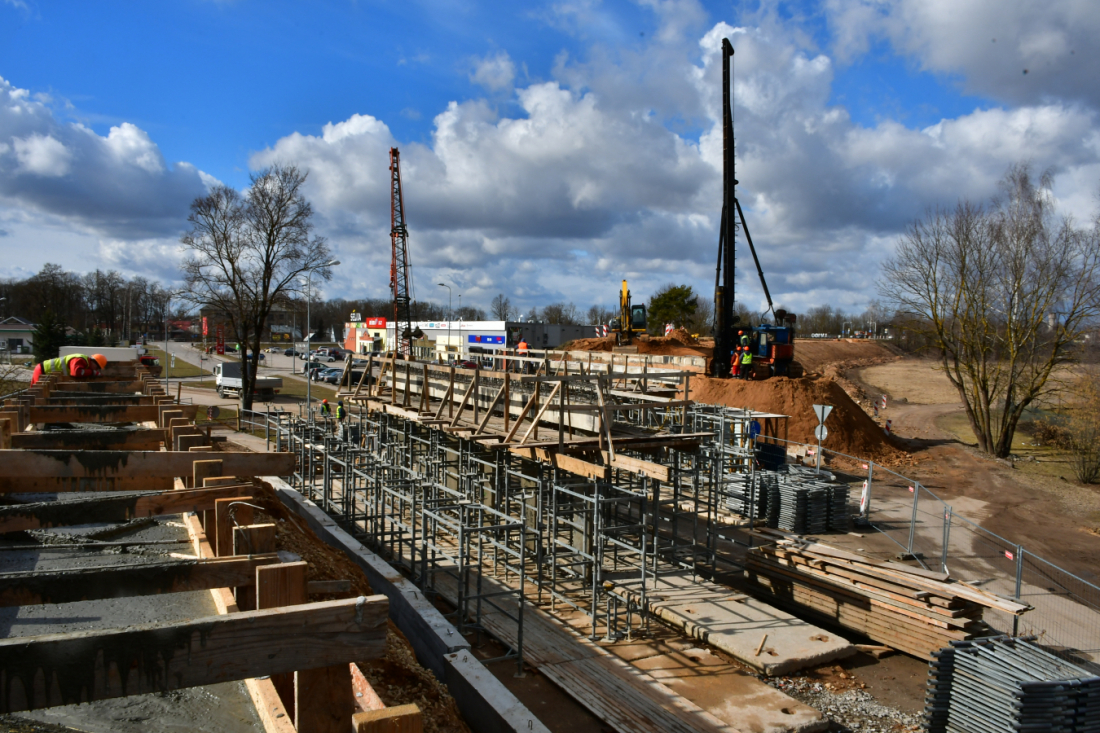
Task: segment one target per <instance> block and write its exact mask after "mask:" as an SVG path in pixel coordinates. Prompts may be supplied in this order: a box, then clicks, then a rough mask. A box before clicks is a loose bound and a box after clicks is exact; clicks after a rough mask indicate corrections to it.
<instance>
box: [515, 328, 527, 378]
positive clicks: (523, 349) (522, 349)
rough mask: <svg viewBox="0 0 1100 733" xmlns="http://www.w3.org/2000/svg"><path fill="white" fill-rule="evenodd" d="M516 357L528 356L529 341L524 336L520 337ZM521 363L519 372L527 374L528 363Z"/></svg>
mask: <svg viewBox="0 0 1100 733" xmlns="http://www.w3.org/2000/svg"><path fill="white" fill-rule="evenodd" d="M516 356H527V339H525V338H523V337H522V336H520V337H519V343H518V344H517V345H516ZM518 363H519V370H520V371H522V372H524V373H526V372H527V362H525V361H521V362H518Z"/></svg>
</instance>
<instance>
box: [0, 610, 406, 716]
mask: <svg viewBox="0 0 1100 733" xmlns="http://www.w3.org/2000/svg"><path fill="white" fill-rule="evenodd" d="M388 612H389V602H388V601H387V599H386V597H385V596H370V597H366V598H364V597H359V598H349V599H346V600H338V601H321V602H319V603H307V604H303V605H299V606H292V607H289V608H275V609H270V610H263V611H244V612H241V613H231V614H227V615H224V616H213V617H208V618H200V619H194V620H190V621H184V622H174V623H157V624H147V625H142V626H130V627H126V628H122V629H106V630H95V631H78V632H72V633H67V634H47V635H44V636H36V637H21V638H18V637H17V638H9V639H2V640H0V679H3V680H5V684H4V685H3V687H2V688H0V712H2V713H13V712H19V711H22V710H38V709H41V708H46V707H54V706H57V705H70V704H75V703H81V702H92V701H93V700H104V699H109V698H115V697H125V696H129V695H140V694H145V693H150V692H167V691H170V690H177V689H182V688H186V687H196V686H200V685H211V684H214V683H217V682H231V681H235V680H243V679H248V678H251V677H263V676H267V675H274V674H280V673H284V672H290V671H294V670H301V669H316V668H318V667H323V666H325V665H332V664H342V665H344V669H345V670H346V669H347V665H348V664H349V663H351V662H354V661H356V660H367V659H375V658H377V657H380V656H381V655H382V654H384V653H385V649H386V621H387V618H388V615H389V614H388ZM276 649H277V650H278V653H277V654H276V653H273V650H276ZM104 660H110V663H107V662H105V661H104ZM345 690H346V692H347V694H348V697H349V698H350V697H351V685H350V682H349V683H348V684H347V686H346V688H345ZM350 727H351V714H350V710H349V711H348V714H347V725H346V726H345V727H344V728H343V730H344V731H347V730H349V729H350ZM299 730H302V729H299ZM303 733H304V731H303Z"/></svg>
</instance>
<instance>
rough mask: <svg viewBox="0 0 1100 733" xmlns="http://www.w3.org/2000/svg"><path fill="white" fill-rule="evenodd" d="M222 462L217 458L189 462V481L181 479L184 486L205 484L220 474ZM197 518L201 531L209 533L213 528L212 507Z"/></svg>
mask: <svg viewBox="0 0 1100 733" xmlns="http://www.w3.org/2000/svg"><path fill="white" fill-rule="evenodd" d="M222 475H223V474H222V462H221V461H218V460H206V461H195V462H193V463H192V464H191V482H190V484H188V480H187V478H186V477H184V479H183V483H184V486H190V487H191V488H199V487H202V486H206V480H207V479H208V478H214V477H217V476H222ZM199 520H200V521H201V522H202V528H203V531H205V532H206V533H208V534H209V533H210V532H211V531H212V528H213V526H214V525H213V524H212V522H213V521H214V509H213V507H211V508H210V509H206V510H204V511H203V512H202V513H201V514H200V515H199Z"/></svg>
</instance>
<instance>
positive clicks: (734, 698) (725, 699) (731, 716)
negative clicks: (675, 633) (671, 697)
mask: <svg viewBox="0 0 1100 733" xmlns="http://www.w3.org/2000/svg"><path fill="white" fill-rule="evenodd" d="M633 664H634V666H635V667H637V668H639V669H642V670H645V671H646V672H647V673H648V674H649V676H650V677H653V678H654V679H656V680H659V681H660V682H661V683H662V684H664V685H666V686H668V687H670V688H671V689H673V690H675V691H676V692H678V693H680V694H681V695H683V696H684V697H686V698H687V699H689V700H691V701H692V702H693V703H695V704H696V705H698V706H699V707H701V708H704V709H705V710H706V711H707V712H709V713H710V714H711V715H713V716H715V717H716V718H718V719H719V720H722V721H724V722H726V723H729V724H730V725H731V726H733V727H734V728H735V729H737V730H747V731H755V732H756V733H815V732H816V731H823V730H826V729H828V727H829V721H828V720H826V719H825V718H823V717H822V715H821V713H819V712H818V711H817V710H814V709H813V708H811V707H810V706H808V705H804V704H802V703H800V702H798V701H797V700H794V699H793V698H791V697H789V696H788V695H786V694H784V693H782V692H780V691H779V690H776V689H774V688H772V687H769V686H767V685H764V684H761V682H760V680H758V679H756V678H755V677H752V676H749V675H747V674H745V673H744V672H742V671H741V670H739V669H738V668H736V667H734V666H733V665H731V664H728V663H726V662H725V661H723V660H722V659H720V658H718V657H716V656H715V655H713V654H711V653H710V652H708V651H707V650H705V649H698V648H695V649H686V650H684V651H682V652H674V653H671V654H659V655H656V656H652V657H647V658H645V659H639V660H637V661H635V662H633Z"/></svg>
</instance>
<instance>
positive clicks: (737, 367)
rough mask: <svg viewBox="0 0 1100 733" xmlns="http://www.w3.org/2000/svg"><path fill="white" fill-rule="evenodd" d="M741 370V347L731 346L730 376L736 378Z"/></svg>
mask: <svg viewBox="0 0 1100 733" xmlns="http://www.w3.org/2000/svg"><path fill="white" fill-rule="evenodd" d="M740 371H741V347H740V346H735V347H733V356H731V357H730V376H731V377H733V378H734V379H737V376H738V374H739V373H740Z"/></svg>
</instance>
